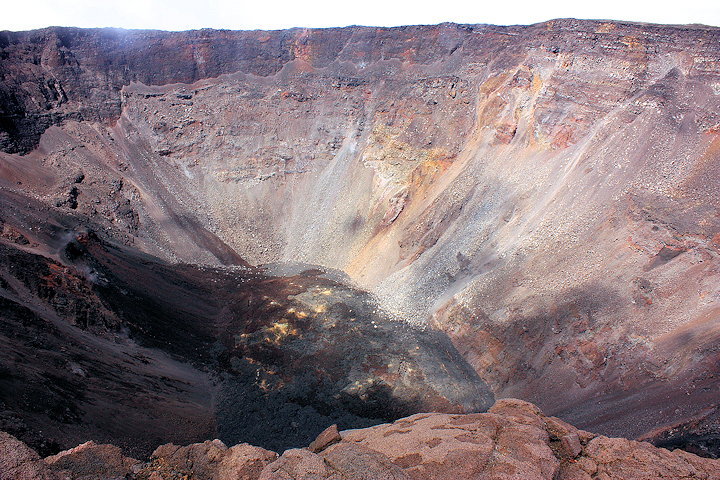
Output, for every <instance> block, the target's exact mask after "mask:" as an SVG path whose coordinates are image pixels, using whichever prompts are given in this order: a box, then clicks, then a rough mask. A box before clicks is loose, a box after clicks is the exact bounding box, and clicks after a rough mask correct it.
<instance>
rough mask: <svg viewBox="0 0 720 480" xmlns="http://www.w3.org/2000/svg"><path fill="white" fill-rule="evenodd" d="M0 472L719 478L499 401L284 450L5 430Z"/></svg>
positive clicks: (712, 469)
mask: <svg viewBox="0 0 720 480" xmlns="http://www.w3.org/2000/svg"><path fill="white" fill-rule="evenodd" d="M0 458H2V459H3V461H4V464H3V466H4V467H6V470H5V471H4V473H3V472H0V479H2V480H5V479H13V480H26V479H36V478H43V479H48V480H49V479H52V480H56V479H57V480H59V479H65V478H71V479H74V478H82V479H86V480H90V479H108V478H122V479H137V480H140V479H142V480H149V479H153V480H162V479H198V480H200V479H207V480H228V479H243V480H250V479H253V480H256V479H263V480H265V479H267V480H273V479H274V480H280V479H288V480H289V479H298V480H299V479H303V480H305V479H307V480H309V479H333V480H342V479H357V480H362V479H368V480H370V479H373V480H377V479H388V480H411V479H417V480H424V479H455V478H463V479H477V480H481V479H488V480H489V479H498V480H499V479H503V480H505V479H515V478H516V479H523V480H535V479H547V480H555V479H561V480H571V479H572V480H585V479H598V480H607V479H630V478H638V479H639V478H642V479H646V480H654V479H663V478H673V479H678V480H679V479H716V478H720V460H711V459H707V458H701V457H698V456H696V455H693V454H691V453H687V452H685V451H683V450H674V451H672V452H671V451H669V450H666V449H663V448H656V447H653V446H651V445H650V444H648V443H644V442H636V441H631V440H626V439H623V438H608V437H603V436H599V435H595V434H592V433H589V432H586V431H584V430H578V429H577V428H575V427H573V426H571V425H569V424H567V423H565V422H563V421H562V420H560V419H558V418H555V417H548V416H546V415H544V414H543V413H542V412H540V410H539V409H538V408H537V407H536V406H534V405H532V404H530V403H526V402H522V401H519V400H514V399H506V400H500V401H498V402H497V403H496V404H495V405H494V406H493V407H492V408H490V410H489V411H488V412H487V413H480V414H470V415H451V414H442V413H422V414H416V415H413V416H410V417H407V418H402V419H399V420H397V421H396V422H393V423H390V424H383V425H378V426H375V427H370V428H364V429H359V430H350V431H344V432H338V430H337V428H336V426H335V425H333V426H331V427H329V428H328V429H327V430H326V431H324V432H322V433H321V434H320V435H319V436H318V438H317V439H316V440H315V441H313V442H312V443H311V444H310V445H309V446H308V447H307V448H293V449H289V450H286V451H285V452H284V453H283V454H282V455H278V454H277V453H275V452H272V451H269V450H265V449H263V448H259V447H253V446H251V445H248V444H247V443H243V444H238V445H235V446H233V447H231V448H228V447H227V446H226V445H225V444H224V443H223V442H221V441H220V440H217V439H216V440H207V441H205V442H204V443H195V444H192V445H188V446H182V447H181V446H177V445H173V444H172V443H170V444H166V445H162V446H160V447H158V448H157V449H156V450H155V451H154V452H153V454H152V457H151V458H150V460H149V461H148V462H141V461H138V460H135V459H133V458H129V457H125V456H123V454H122V452H121V450H120V449H119V448H117V447H114V446H112V445H97V444H95V443H93V442H87V443H85V444H82V445H80V446H78V447H75V448H73V449H71V450H67V451H64V452H61V453H59V454H57V455H53V456H50V457H47V458H45V459H40V457H39V456H38V455H37V453H35V452H34V451H32V450H31V449H29V448H28V447H27V446H26V445H24V444H23V443H22V442H20V441H18V440H17V439H15V438H14V437H12V436H10V435H7V434H5V433H2V432H0Z"/></svg>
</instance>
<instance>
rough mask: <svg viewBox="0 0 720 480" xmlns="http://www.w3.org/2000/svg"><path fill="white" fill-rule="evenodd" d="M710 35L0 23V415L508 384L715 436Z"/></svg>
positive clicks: (234, 417)
mask: <svg viewBox="0 0 720 480" xmlns="http://www.w3.org/2000/svg"><path fill="white" fill-rule="evenodd" d="M718 45H720V30H718V29H716V28H710V27H703V26H686V27H678V26H658V25H641V24H630V23H620V22H597V21H577V20H556V21H551V22H546V23H543V24H538V25H533V26H527V27H525V26H514V27H495V26H485V25H478V26H468V25H452V24H443V25H438V26H419V27H402V28H392V29H384V28H368V27H348V28H344V29H328V30H308V29H294V30H288V31H276V32H261V31H255V32H227V31H211V30H203V31H195V32H182V33H166V32H152V31H121V30H112V29H103V30H79V29H70V28H49V29H45V30H39V31H32V32H0V59H1V63H0V148H1V149H2V153H0V242H1V243H0V255H2V258H3V262H2V264H0V301H1V302H2V309H1V310H0V315H1V316H2V317H1V318H2V331H0V335H1V336H2V341H3V345H4V346H6V347H7V348H3V349H2V351H0V359H1V360H2V361H1V362H0V402H2V405H1V406H2V412H0V429H3V430H5V431H8V432H9V433H10V434H12V435H15V436H17V437H18V438H20V440H23V441H25V442H27V443H28V444H29V445H30V446H31V447H33V448H35V449H37V450H38V451H39V453H40V454H41V455H43V456H46V455H49V454H53V453H57V452H58V451H59V450H60V449H67V448H71V447H73V446H75V445H77V444H79V443H82V442H84V441H86V440H89V439H93V440H95V441H97V442H101V443H113V444H115V445H118V446H120V447H122V448H123V452H124V454H127V455H134V456H137V457H144V456H147V455H149V454H150V452H151V451H152V450H153V449H154V448H155V447H156V446H157V445H159V444H162V443H167V442H173V443H177V444H188V443H193V442H197V441H202V440H206V439H210V438H214V437H220V439H221V440H222V441H223V442H225V443H226V444H236V443H239V442H250V443H252V444H255V445H259V446H260V447H263V448H267V449H269V450H277V451H278V452H280V451H282V450H284V449H285V448H289V447H293V446H302V445H307V444H309V443H310V440H312V438H314V436H315V435H317V434H318V433H319V432H320V431H321V430H322V429H324V428H325V427H326V426H327V425H329V424H332V423H336V424H338V426H339V428H340V429H352V428H361V427H369V426H371V425H373V424H377V423H379V422H388V421H393V420H396V419H398V418H400V417H403V416H407V415H410V414H413V413H419V412H424V411H434V412H444V413H446V414H448V415H450V414H463V413H472V412H481V411H484V410H486V409H487V408H488V407H489V406H490V405H491V404H492V401H493V397H494V398H506V397H517V398H522V399H523V400H527V401H532V402H533V403H535V404H537V405H538V406H539V407H540V408H542V409H543V411H545V412H547V413H548V414H549V415H554V416H557V417H560V418H562V419H563V420H565V421H568V422H571V423H573V424H575V425H578V426H579V427H580V428H583V429H587V430H591V431H595V432H598V433H599V434H602V435H607V436H623V437H627V438H643V439H645V440H649V441H652V442H655V443H656V444H657V445H663V446H668V447H673V448H674V447H682V448H685V449H687V450H689V451H693V452H697V453H700V454H702V455H706V456H715V457H717V456H718V455H720V451H718V438H720V427H719V426H718V425H719V423H718V418H719V417H718V414H717V407H718V378H719V377H718V375H719V374H720V372H719V371H718V369H719V368H720V367H719V365H720V362H719V361H718V360H720V357H718V355H719V354H718V351H719V350H718V345H720V323H719V322H718V319H720V281H718V279H719V278H720V275H719V274H720V265H719V264H718V256H719V255H720V205H719V204H718V201H719V200H718V199H719V198H720V192H719V191H718V185H720V179H719V178H718V172H719V171H720V168H719V167H720V165H718V162H720V47H718ZM240 412H242V415H241V414H240ZM433 418H443V419H446V420H447V419H448V418H449V417H433ZM418 421H419V420H418ZM593 441H594V440H593ZM598 442H599V441H598ZM360 443H362V442H360ZM471 443H472V442H471ZM582 445H583V448H584V449H585V450H587V448H588V446H587V445H586V444H582ZM628 445H632V448H635V446H636V444H631V443H627V444H626V446H624V447H622V448H631V447H630V446H628ZM366 446H367V445H366ZM338 448H340V447H338ZM367 448H371V449H372V448H373V447H372V445H370V446H367ZM378 448H380V449H381V450H382V449H383V448H381V447H378ZM528 448H529V447H528ZM613 448H615V447H613ZM617 448H620V447H617ZM638 448H639V447H638ZM643 448H644V447H643ZM551 450H552V449H551ZM621 450H622V449H621ZM618 451H620V450H618ZM382 453H383V454H384V455H386V456H389V455H388V452H386V451H383V452H382ZM356 454H357V455H358V456H362V455H364V454H362V453H358V452H356ZM303 455H305V456H306V457H307V455H306V454H303ZM368 455H370V454H368ZM373 455H374V454H373ZM638 455H643V454H640V453H638ZM648 455H649V454H648ZM657 455H664V454H657ZM673 455H681V456H682V455H683V454H679V453H678V454H673ZM347 456H348V457H349V456H351V455H350V454H348V455H347ZM370 456H371V457H372V455H370ZM302 458H305V457H302ZM389 458H390V459H391V460H393V461H394V462H396V463H397V461H398V460H397V459H393V458H392V456H389ZM547 458H548V459H549V460H548V461H550V460H552V459H551V457H547ZM553 458H557V457H553ZM644 458H646V460H647V459H650V457H644ZM653 458H654V457H653ZM305 460H307V462H310V463H312V462H315V463H317V461H318V459H317V458H315V457H307V458H305ZM288 461H289V460H288ZM377 461H378V462H381V463H382V462H383V461H385V460H383V459H377ZM558 461H559V460H558ZM593 462H595V464H597V465H599V463H598V462H597V461H596V460H593ZM608 462H610V463H612V462H614V460H608ZM401 463H402V462H401ZM601 463H602V462H601ZM550 464H552V462H551V461H550ZM398 466H399V467H400V468H405V469H407V468H408V467H407V466H405V467H403V465H401V464H398ZM478 468H480V467H478ZM482 468H485V467H482ZM543 468H545V467H543ZM548 468H549V470H547V471H545V470H543V471H542V473H541V474H542V475H545V474H546V473H548V472H549V473H550V474H552V475H554V474H555V472H556V470H555V467H552V468H550V467H548ZM591 470H592V468H591ZM584 471H585V472H586V473H587V474H588V475H596V476H597V477H598V478H602V477H601V476H600V473H602V472H600V470H596V471H595V472H593V473H590V472H589V471H587V470H584ZM598 472H600V473H598ZM331 474H332V472H330V473H328V475H331ZM406 474H407V472H406ZM398 475H400V474H399V473H398ZM568 475H569V474H568ZM578 475H580V477H578V478H584V477H582V475H581V474H580V473H578ZM608 475H610V476H611V477H612V475H615V474H608ZM658 475H659V474H658ZM617 476H620V477H621V476H622V474H617Z"/></svg>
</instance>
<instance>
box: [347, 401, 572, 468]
mask: <svg viewBox="0 0 720 480" xmlns="http://www.w3.org/2000/svg"><path fill="white" fill-rule="evenodd" d="M496 407H497V408H495V407H493V408H492V409H491V410H490V412H488V413H486V414H475V415H445V414H419V415H413V416H411V417H408V418H405V419H402V420H399V421H397V422H394V423H392V424H388V425H380V426H377V427H373V428H371V429H364V430H356V431H351V432H344V433H343V442H358V443H360V444H362V445H364V446H367V447H369V448H372V449H373V450H377V451H379V452H383V454H385V455H387V456H388V457H390V459H391V460H392V461H393V462H394V463H395V464H396V465H399V466H401V467H403V468H404V469H405V470H406V471H407V472H408V474H410V476H411V477H413V478H416V479H422V478H436V479H456V478H493V479H495V478H497V479H502V478H517V479H522V478H547V479H552V478H554V476H555V475H556V474H558V473H559V471H560V462H559V460H558V459H557V458H556V457H555V456H554V455H553V451H552V449H551V448H550V446H549V436H548V433H547V431H546V430H545V424H544V422H543V420H542V418H541V412H540V411H539V410H538V409H537V407H535V406H534V405H531V404H527V403H525V402H519V401H512V402H510V401H500V402H498V404H496ZM493 410H495V411H496V412H501V413H491V412H492V411H493Z"/></svg>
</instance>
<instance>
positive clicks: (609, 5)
mask: <svg viewBox="0 0 720 480" xmlns="http://www.w3.org/2000/svg"><path fill="white" fill-rule="evenodd" d="M3 3H4V5H3V7H2V9H0V30H30V29H35V28H43V27H47V26H55V25H59V26H76V27H122V28H128V29H131V28H150V29H160V30H190V29H199V28H217V29H232V30H254V29H264V30H268V29H282V28H290V27H311V28H319V27H342V26H346V25H371V26H395V25H417V24H437V23H442V22H456V23H470V24H473V23H490V24H496V25H511V24H530V23H537V22H543V21H545V20H550V19H553V18H567V17H573V18H585V19H612V20H630V21H638V22H649V23H665V24H690V23H701V24H705V25H713V26H720V0H671V1H666V0H656V1H633V0H559V1H542V0H510V1H508V0H505V1H503V0H494V1H487V0H472V1H442V0H433V1H426V0H416V1H406V0H401V1H393V0H359V1H357V0H292V1H291V0H235V1H232V0H206V1H202V0H122V1H117V0H62V1H58V0H3Z"/></svg>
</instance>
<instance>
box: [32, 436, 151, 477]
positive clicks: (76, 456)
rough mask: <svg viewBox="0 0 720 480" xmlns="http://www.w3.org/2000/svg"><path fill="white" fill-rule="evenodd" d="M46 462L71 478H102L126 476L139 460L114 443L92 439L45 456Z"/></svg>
mask: <svg viewBox="0 0 720 480" xmlns="http://www.w3.org/2000/svg"><path fill="white" fill-rule="evenodd" d="M45 463H47V464H48V465H50V466H51V467H52V468H53V469H54V470H57V471H59V472H60V473H61V474H62V475H66V476H68V477H69V478H83V479H86V480H101V479H110V478H125V476H126V475H127V474H129V473H130V472H131V471H132V468H133V466H138V465H139V464H140V462H139V461H137V460H135V459H134V458H128V457H126V456H124V455H123V453H122V450H120V448H118V447H116V446H114V445H97V444H95V442H93V441H90V442H86V443H83V444H82V445H78V446H77V447H75V448H72V449H70V450H65V451H63V452H60V453H58V454H57V455H52V456H50V457H47V458H45Z"/></svg>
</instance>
